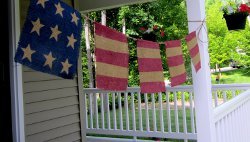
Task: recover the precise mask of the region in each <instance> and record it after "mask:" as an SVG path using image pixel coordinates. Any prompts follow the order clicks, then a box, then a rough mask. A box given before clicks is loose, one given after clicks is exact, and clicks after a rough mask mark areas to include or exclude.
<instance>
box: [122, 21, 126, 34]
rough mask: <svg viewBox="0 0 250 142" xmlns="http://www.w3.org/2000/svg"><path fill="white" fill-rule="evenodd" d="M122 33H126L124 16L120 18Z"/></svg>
mask: <svg viewBox="0 0 250 142" xmlns="http://www.w3.org/2000/svg"><path fill="white" fill-rule="evenodd" d="M122 33H123V34H126V20H125V17H124V18H123V19H122Z"/></svg>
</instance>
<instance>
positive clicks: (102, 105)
mask: <svg viewBox="0 0 250 142" xmlns="http://www.w3.org/2000/svg"><path fill="white" fill-rule="evenodd" d="M100 95H101V115H102V129H105V122H104V103H103V95H104V94H103V93H101V94H100Z"/></svg>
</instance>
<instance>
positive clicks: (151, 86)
mask: <svg viewBox="0 0 250 142" xmlns="http://www.w3.org/2000/svg"><path fill="white" fill-rule="evenodd" d="M140 84H141V93H157V92H165V91H166V87H165V83H164V82H143V83H140Z"/></svg>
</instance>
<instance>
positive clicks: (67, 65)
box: [61, 59, 72, 74]
mask: <svg viewBox="0 0 250 142" xmlns="http://www.w3.org/2000/svg"><path fill="white" fill-rule="evenodd" d="M61 64H62V66H63V68H62V71H61V73H63V72H65V73H66V74H69V68H70V67H71V66H72V64H70V63H69V60H68V59H66V60H65V62H61Z"/></svg>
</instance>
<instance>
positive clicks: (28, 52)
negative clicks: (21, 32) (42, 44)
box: [22, 44, 36, 62]
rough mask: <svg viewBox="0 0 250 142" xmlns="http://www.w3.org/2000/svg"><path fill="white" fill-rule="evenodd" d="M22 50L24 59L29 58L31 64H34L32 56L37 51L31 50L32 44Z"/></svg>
mask: <svg viewBox="0 0 250 142" xmlns="http://www.w3.org/2000/svg"><path fill="white" fill-rule="evenodd" d="M22 50H23V58H22V59H25V58H27V59H28V60H29V61H30V62H32V59H31V56H32V54H33V53H35V52H36V51H35V50H31V49H30V44H28V46H27V47H26V48H22Z"/></svg>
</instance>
